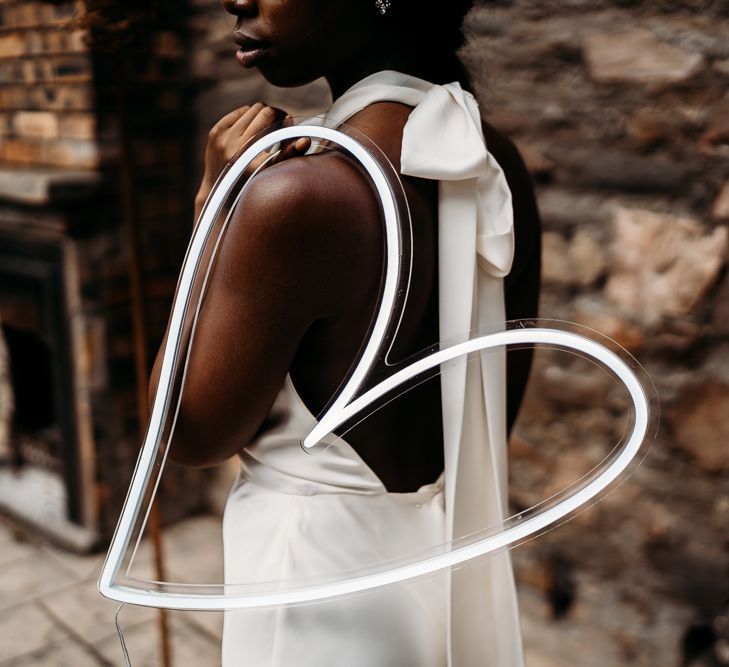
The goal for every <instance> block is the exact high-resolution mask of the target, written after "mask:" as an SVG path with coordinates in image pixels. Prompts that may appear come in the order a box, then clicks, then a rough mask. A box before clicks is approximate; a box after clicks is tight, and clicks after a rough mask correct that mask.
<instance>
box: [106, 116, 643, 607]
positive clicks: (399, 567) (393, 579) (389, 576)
mask: <svg viewBox="0 0 729 667" xmlns="http://www.w3.org/2000/svg"><path fill="white" fill-rule="evenodd" d="M302 136H308V137H311V138H314V139H320V140H324V141H331V142H333V143H335V144H338V145H339V146H341V147H342V148H344V149H345V150H347V151H348V152H350V153H351V154H352V155H353V156H354V157H355V158H356V159H357V160H359V162H360V164H361V165H362V167H363V168H364V169H365V171H366V172H367V173H368V175H369V176H370V177H371V179H372V182H373V184H374V186H375V188H376V190H377V192H378V195H379V197H380V199H381V201H382V210H383V215H384V224H385V239H386V256H385V261H386V268H385V280H384V285H383V292H382V298H381V302H380V307H379V309H378V313H377V315H376V318H375V323H374V326H373V328H372V330H371V334H370V337H369V339H368V341H367V344H366V345H365V347H364V350H363V352H362V354H361V356H360V358H359V361H358V363H357V366H356V367H355V368H354V370H353V371H352V372H351V373H350V375H349V377H348V379H347V381H346V382H345V384H344V386H343V387H342V389H341V390H340V392H339V394H338V396H337V397H336V399H335V400H334V401H333V402H332V403H331V404H330V405H329V407H328V409H327V411H326V412H325V414H323V415H321V417H320V418H319V420H318V423H317V425H316V426H315V428H314V429H313V430H312V432H311V433H310V434H309V435H308V436H307V437H306V439H305V441H304V446H305V447H307V448H310V447H312V446H313V445H315V444H316V443H317V442H319V441H320V440H321V438H322V437H324V436H325V435H327V434H329V433H331V432H332V431H333V430H334V429H336V428H337V427H338V426H339V425H341V424H342V423H344V422H346V421H347V420H349V419H351V418H352V417H353V416H355V415H356V414H358V413H362V412H363V411H364V410H365V409H366V408H367V407H368V406H370V405H371V404H372V403H373V402H376V401H377V400H378V399H379V398H381V397H383V396H384V395H386V394H388V393H389V392H391V391H393V390H394V389H395V388H397V387H398V386H401V385H402V384H403V383H406V382H408V381H409V380H411V379H412V378H414V377H415V376H417V375H420V374H421V373H423V372H425V371H427V370H429V369H432V368H435V367H436V366H439V365H440V364H442V363H445V362H447V361H450V360H453V359H455V358H457V357H461V356H464V355H467V354H470V353H473V352H478V351H481V350H489V349H495V348H500V347H505V346H507V345H524V344H544V345H549V346H553V347H559V348H563V349H567V350H573V351H576V352H579V353H582V354H583V355H586V356H588V357H591V358H593V359H594V360H596V361H598V362H599V363H601V364H602V365H604V366H605V367H606V368H608V369H609V370H611V371H612V372H613V373H614V374H615V375H616V377H617V378H618V379H619V380H620V381H621V382H622V383H623V384H624V385H625V387H626V388H627V390H628V393H629V395H630V397H631V400H632V403H633V408H634V417H635V419H634V424H633V429H632V431H631V433H630V436H629V437H628V438H627V440H626V442H625V444H624V445H623V446H622V447H621V448H620V449H619V450H618V451H617V452H614V453H613V455H612V456H611V458H610V462H609V463H608V464H607V465H605V466H604V467H603V470H602V471H601V472H600V473H599V474H598V475H596V476H594V477H592V478H591V480H590V481H589V482H588V483H586V484H585V485H584V486H582V487H580V488H579V489H578V490H576V491H574V492H573V493H571V494H568V495H566V497H564V498H562V499H561V500H560V501H559V502H557V503H556V504H551V505H547V506H545V507H544V508H543V509H541V510H539V511H537V512H535V513H532V514H530V515H529V516H523V517H516V518H512V519H511V520H509V521H507V522H505V524H504V527H503V528H502V529H501V530H498V531H497V532H495V533H493V534H492V533H487V532H484V533H482V534H480V535H476V536H471V538H470V539H469V540H462V541H460V542H459V543H458V544H456V545H452V546H451V548H449V549H448V550H447V551H443V552H438V553H432V554H430V555H425V556H423V557H422V558H420V559H419V560H417V561H416V562H403V563H400V564H392V566H391V567H388V568H387V569H384V570H383V569H381V568H380V569H379V570H376V571H369V572H368V573H360V574H353V575H351V576H346V577H344V578H342V579H340V580H337V581H328V582H324V583H318V584H315V585H303V586H300V587H297V588H290V589H283V590H281V589H280V588H279V589H277V590H270V591H260V590H253V589H251V588H248V590H246V587H245V586H237V585H231V584H220V585H218V586H201V585H197V584H178V583H167V582H142V581H138V580H134V579H131V578H126V577H124V576H120V569H121V566H122V562H123V559H124V554H125V553H126V551H127V549H128V547H129V544H130V540H131V537H132V534H133V532H134V528H135V526H136V525H137V523H138V520H139V519H140V510H141V503H142V499H143V497H144V493H145V490H146V489H147V487H148V485H149V483H150V481H151V480H152V473H153V471H154V464H155V457H156V456H157V455H158V453H159V450H160V447H161V443H162V441H163V428H164V425H165V420H166V418H167V416H168V412H169V410H170V402H171V401H170V398H171V388H172V384H173V373H174V368H175V366H176V363H177V361H178V355H179V354H180V352H181V350H180V349H179V347H180V342H181V337H182V334H183V323H184V322H185V318H186V315H187V312H188V308H190V307H191V305H192V304H190V297H191V292H192V287H193V283H194V281H195V278H196V276H197V275H198V271H199V269H200V263H201V258H202V255H203V251H204V249H205V247H206V243H207V242H208V240H209V236H210V232H211V229H212V227H213V223H214V221H215V219H216V217H217V216H218V213H219V212H220V210H221V207H222V206H223V204H224V202H225V201H226V200H227V199H228V197H229V195H230V192H231V190H232V188H234V187H235V185H236V183H237V182H238V179H239V177H240V176H241V175H242V174H243V172H244V170H245V169H246V168H247V167H248V166H249V164H251V162H252V161H253V160H254V159H255V158H256V157H257V156H258V155H259V154H260V153H261V152H262V151H264V150H267V149H269V148H271V147H272V146H274V145H276V144H278V143H279V142H281V141H284V140H286V139H292V138H297V137H302ZM401 252H402V245H401V238H400V229H399V220H398V214H397V206H396V203H395V200H394V196H393V193H392V191H391V189H390V185H389V181H388V178H387V176H386V175H385V173H384V172H383V170H382V166H381V165H380V164H379V163H378V161H377V160H375V159H374V158H373V157H372V155H371V154H370V153H369V152H368V151H367V150H366V149H365V148H364V147H363V146H362V144H361V143H359V142H358V141H356V140H355V139H353V138H352V137H350V136H349V135H347V134H345V133H343V132H340V131H337V130H334V129H331V128H327V127H319V126H309V125H307V126H294V127H287V128H281V129H278V130H275V131H273V132H271V133H269V134H267V135H266V136H264V137H263V138H261V139H259V140H257V141H255V142H254V143H253V144H252V145H251V146H250V147H249V148H248V149H246V150H245V151H244V152H243V154H242V155H241V156H240V157H239V158H238V159H237V160H236V162H235V163H233V164H232V165H231V167H230V169H229V170H228V171H227V172H225V173H224V174H223V175H222V177H221V179H220V180H219V182H218V183H216V186H215V188H214V189H213V192H212V194H211V196H210V198H209V200H208V202H207V203H206V206H205V209H204V210H203V213H202V215H201V218H200V221H199V223H198V225H197V227H196V228H195V231H194V233H193V236H192V239H191V241H190V245H189V247H188V252H187V255H186V257H185V261H184V264H183V267H182V272H181V275H180V280H179V284H178V290H177V295H176V297H175V302H174V304H173V309H172V315H171V318H170V327H169V334H168V338H167V343H166V346H165V349H164V353H163V359H162V366H161V371H160V379H159V384H158V388H157V393H156V395H155V399H154V405H153V408H152V414H151V417H150V424H149V427H148V429H147V433H146V436H145V441H144V445H143V447H142V450H141V452H140V456H139V460H138V462H137V466H136V469H135V471H134V475H133V477H132V482H131V485H130V488H129V492H128V495H127V499H126V501H125V503H124V508H123V509H122V513H121V516H120V518H119V523H118V525H117V529H116V531H115V534H114V537H113V539H112V543H111V546H110V547H109V552H108V554H107V557H106V561H105V563H104V567H103V569H102V572H101V576H100V578H99V591H100V592H101V594H102V595H104V596H106V597H108V598H111V599H114V600H118V601H120V602H125V603H131V604H136V605H142V606H149V607H159V608H167V609H198V610H228V609H243V608H256V607H265V606H277V605H285V604H300V603H305V602H313V601H316V600H322V599H326V598H330V597H336V596H341V595H347V594H351V593H356V592H361V591H365V590H369V589H373V588H377V587H380V586H386V585H388V584H393V583H397V582H402V581H406V580H409V579H413V578H415V577H420V576H423V575H426V574H429V573H432V572H436V571H438V570H442V569H444V568H448V567H453V566H456V565H459V564H461V563H464V562H466V561H468V560H471V559H473V558H477V557H479V556H484V555H486V554H490V553H493V552H495V551H498V550H500V549H504V548H506V547H508V546H510V545H512V544H515V543H517V542H520V541H523V540H525V539H526V538H528V537H529V536H531V535H534V534H536V533H539V532H540V531H542V530H544V529H545V528H546V527H548V526H550V525H552V524H554V523H556V522H558V521H559V520H560V519H564V518H565V517H567V516H568V515H570V514H572V513H574V512H575V511H576V510H577V509H578V508H580V507H582V506H584V505H585V504H586V503H588V502H589V501H590V500H592V499H594V498H595V497H596V496H598V495H599V494H600V493H601V492H602V491H604V490H605V489H606V488H607V487H608V486H610V485H611V484H612V483H613V482H614V481H615V480H617V479H618V478H619V477H620V475H621V474H622V473H623V472H624V471H625V470H626V469H627V468H628V466H629V465H630V463H631V461H632V460H633V459H634V457H635V456H636V454H637V453H638V452H639V450H640V448H641V444H642V442H643V440H644V438H645V436H646V434H647V431H648V428H649V421H650V402H649V398H648V396H647V395H646V392H645V391H644V388H643V386H642V384H641V382H640V380H639V379H638V377H637V375H636V374H635V373H634V372H633V370H632V369H631V368H630V366H629V365H628V364H627V363H626V362H625V361H623V359H621V358H620V357H619V356H618V355H617V354H615V353H614V352H612V351H611V350H609V349H608V348H607V347H605V346H603V345H601V344H599V343H597V342H595V341H593V340H591V339H590V338H588V337H586V336H583V335H579V334H576V333H572V332H565V331H561V330H558V329H550V328H527V329H516V330H507V331H499V332H497V333H493V334H489V335H486V336H480V337H477V338H474V339H471V340H468V341H466V342H463V343H460V344H457V345H453V346H451V347H448V348H446V349H442V350H439V351H437V352H435V353H433V354H431V355H429V356H427V357H425V358H422V359H419V360H418V361H416V362H414V363H412V364H410V365H409V366H407V367H406V368H403V369H401V370H399V371H397V372H396V373H394V374H393V375H391V376H390V377H388V378H387V379H385V380H384V381H382V382H380V383H379V384H377V385H375V386H374V387H372V388H370V389H368V390H366V391H364V392H363V393H361V394H360V395H357V392H358V390H359V389H361V387H362V386H363V383H364V381H365V379H366V377H367V374H368V373H369V371H370V370H371V368H372V366H373V364H374V363H375V361H376V359H377V358H378V353H379V352H380V351H381V350H382V348H383V346H384V341H385V338H386V334H387V333H388V330H389V328H390V327H391V325H392V322H393V306H394V304H395V302H396V297H397V294H396V292H397V286H398V282H399V277H400V272H401V271H402V267H401V262H400V257H401ZM164 456H166V452H164ZM163 466H164V458H163V460H162V465H161V466H160V471H159V472H158V476H157V479H156V480H155V484H157V483H158V482H159V477H160V475H161V470H162V468H163ZM203 589H204V590H216V591H217V590H219V591H220V592H215V593H208V592H206V593H201V592H200V591H201V590H203Z"/></svg>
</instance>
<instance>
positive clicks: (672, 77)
mask: <svg viewBox="0 0 729 667" xmlns="http://www.w3.org/2000/svg"><path fill="white" fill-rule="evenodd" d="M191 4H192V7H193V14H192V17H191V24H190V25H191V28H192V31H193V42H194V43H195V44H196V48H195V50H194V52H193V63H192V66H193V73H194V76H195V78H196V80H197V82H198V84H199V85H200V87H201V93H200V95H199V97H198V105H197V117H198V121H199V131H198V134H197V142H198V150H197V156H198V163H197V164H198V166H197V172H198V178H199V175H200V174H201V169H202V163H201V157H202V148H203V147H204V144H205V139H206V134H207V131H208V129H209V128H210V126H212V124H213V123H214V122H216V121H217V120H218V118H220V117H221V116H222V115H224V114H225V113H227V112H228V111H230V110H231V109H233V108H235V107H237V106H240V105H242V104H250V103H252V102H254V101H258V100H261V101H264V102H267V103H271V104H277V105H280V106H282V107H284V108H286V109H287V110H288V111H291V112H292V113H306V112H309V111H311V110H314V109H319V108H323V107H324V106H326V104H327V102H328V92H327V90H326V88H325V87H324V86H323V85H322V84H321V82H317V83H315V84H312V85H311V86H307V87H305V88H302V89H298V90H292V91H281V90H275V89H272V88H270V87H268V86H266V85H265V83H264V82H263V81H262V80H261V79H260V78H259V77H258V76H257V75H256V74H254V73H250V72H248V71H245V70H241V69H240V68H239V67H238V65H237V64H236V63H235V61H234V59H233V51H234V47H233V46H232V44H231V39H230V32H231V30H232V26H233V20H232V19H231V18H230V17H227V18H226V17H225V15H224V14H223V12H222V11H221V10H220V8H219V6H218V3H217V2H214V1H213V0H195V1H194V2H192V3H191ZM468 28H469V34H470V36H471V39H470V42H469V45H468V47H467V48H466V49H465V51H464V59H465V60H466V61H467V63H468V64H469V66H470V69H471V71H472V73H473V76H474V81H475V84H476V87H477V91H478V93H479V97H480V99H481V102H482V107H483V109H484V112H485V116H486V117H487V118H488V119H489V120H490V121H491V122H492V123H493V124H494V125H495V126H496V127H498V128H500V129H501V130H503V131H504V132H505V133H506V134H508V135H509V136H511V137H512V138H513V139H514V140H515V141H516V142H517V143H518V145H519V146H520V148H521V150H522V153H523V155H524V157H525V159H526V162H527V164H528V166H529V168H530V170H531V172H532V174H533V176H534V179H535V182H536V184H537V190H538V196H539V203H540V208H541V211H542V216H543V220H544V262H543V271H544V274H543V278H544V287H543V293H542V302H541V315H542V317H545V318H555V319H564V320H569V321H572V322H577V323H579V324H582V325H585V326H589V327H592V328H594V329H596V330H598V331H600V332H602V333H604V334H606V335H608V336H610V337H611V338H613V339H614V340H615V341H617V342H618V343H619V344H620V345H622V346H624V347H625V348H626V349H627V350H629V351H630V352H631V353H632V354H634V355H635V356H636V357H637V359H638V360H639V361H640V362H641V364H643V366H644V367H645V368H646V370H647V372H648V373H649V375H650V377H651V378H652V380H653V382H654V383H655V385H656V388H657V392H658V395H659V397H660V402H661V411H662V415H661V424H660V428H659V433H658V437H657V439H656V441H655V443H654V445H653V447H652V449H651V450H650V452H649V453H648V455H647V457H646V458H645V460H644V461H643V462H642V465H641V466H640V467H638V468H637V470H635V471H634V472H633V474H632V476H631V477H630V478H629V479H628V481H626V482H625V483H624V484H623V485H622V486H620V487H619V488H618V489H617V490H616V491H615V492H614V493H612V494H611V495H610V496H609V497H608V498H607V499H606V500H605V501H603V502H602V503H601V504H599V505H598V506H597V507H595V508H592V509H591V510H589V511H588V512H585V513H584V514H582V515H580V516H579V517H578V518H576V519H575V520H573V521H572V522H570V523H568V524H567V525H565V526H562V527H560V528H559V529H557V530H554V531H552V532H550V533H549V534H547V535H545V536H543V537H541V538H539V539H537V540H534V541H532V542H530V543H528V544H526V545H522V546H521V547H519V548H518V549H517V550H516V551H515V563H516V568H517V573H518V577H519V583H520V596H521V601H522V610H523V618H524V629H525V641H526V645H527V647H528V656H529V661H530V662H529V665H530V667H556V666H557V665H572V666H575V667H617V666H618V665H641V666H651V667H653V666H655V665H662V666H665V667H674V666H675V667H681V666H682V665H685V666H689V665H704V666H708V665H722V664H729V627H728V626H729V618H728V617H727V616H726V614H727V612H728V611H729V609H728V608H727V600H728V598H729V543H728V541H727V536H728V535H729V419H727V418H726V417H725V415H726V414H727V413H728V412H729V342H728V341H727V334H729V276H727V275H726V258H727V243H728V239H727V227H726V223H727V222H729V6H727V4H726V2H723V1H721V0H714V1H712V0H704V1H702V0H684V1H680V0H675V1H669V0H665V1H663V0H661V1H658V0H657V1H655V2H649V3H648V2H642V3H641V2H635V1H632V0H613V1H610V0H589V1H587V0H561V1H556V0H554V1H549V0H520V1H518V2H516V1H514V2H510V1H500V2H483V3H481V4H479V5H478V6H477V7H476V8H475V9H474V11H473V12H472V14H471V15H470V17H469V20H468ZM611 392H612V389H611V385H610V382H609V380H608V379H606V377H605V376H604V374H602V372H601V371H599V370H596V369H592V370H591V369H590V367H589V366H586V365H579V364H571V365H567V364H565V363H564V358H561V357H560V358H559V359H558V358H556V357H554V356H553V355H552V356H550V355H549V354H544V355H540V357H539V358H538V361H537V364H536V366H535V371H534V374H533V378H532V384H531V389H530V392H529V397H528V400H527V402H526V404H525V407H524V409H523V411H522V415H521V417H520V422H519V424H518V426H517V429H516V433H515V436H514V438H513V440H512V443H511V448H512V449H511V455H512V461H513V463H512V486H513V493H512V501H513V503H514V505H515V507H526V506H529V505H531V504H532V503H533V502H535V501H538V500H539V499H542V498H545V497H547V496H548V495H549V494H550V492H551V493H553V492H555V491H557V490H559V489H560V488H562V487H563V486H564V485H565V484H567V483H569V482H570V481H574V480H576V479H577V478H579V476H580V475H581V474H583V473H584V472H586V471H587V470H589V468H590V467H591V466H592V465H594V464H595V463H597V462H598V461H599V460H600V459H601V458H602V456H604V455H605V454H606V453H607V446H608V445H609V444H611V443H612V444H614V443H615V442H617V439H618V438H619V437H620V435H621V433H622V430H621V429H622V427H623V426H624V422H623V421H622V420H621V419H620V417H619V415H620V412H619V410H616V407H615V404H614V402H613V401H612V399H611V400H608V397H610V396H611Z"/></svg>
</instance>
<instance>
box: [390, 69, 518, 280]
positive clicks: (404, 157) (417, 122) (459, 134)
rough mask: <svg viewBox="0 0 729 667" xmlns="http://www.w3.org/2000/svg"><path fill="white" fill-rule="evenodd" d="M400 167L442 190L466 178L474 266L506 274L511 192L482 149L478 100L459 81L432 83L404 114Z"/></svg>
mask: <svg viewBox="0 0 729 667" xmlns="http://www.w3.org/2000/svg"><path fill="white" fill-rule="evenodd" d="M415 137H417V139H415ZM424 137H427V139H425V140H424V139H423V138H424ZM401 172H402V173H403V174H406V175H408V176H415V177H420V178H430V179H434V180H438V181H441V182H445V183H444V185H445V187H446V189H447V185H448V182H449V181H467V180H470V181H472V183H471V185H470V188H469V190H470V193H468V194H467V193H465V192H464V193H463V194H464V195H465V196H470V197H472V198H473V200H475V201H477V202H478V206H477V229H476V252H477V253H478V259H479V266H480V268H482V269H483V270H484V271H487V272H488V273H490V274H491V275H493V276H495V277H497V278H503V277H504V276H506V275H507V274H508V273H509V271H510V269H511V264H512V261H513V258H514V215H513V209H512V203H511V191H510V190H509V186H508V184H507V182H506V178H505V177H504V174H503V171H502V170H501V168H500V167H499V166H498V164H496V162H495V160H494V158H493V156H492V155H491V154H490V153H489V152H488V151H487V150H486V144H485V141H484V137H483V131H482V129H481V118H480V114H479V109H478V104H477V102H476V100H475V99H474V97H473V95H471V93H469V92H468V91H465V90H463V89H462V88H461V85H460V84H459V83H457V82H453V83H448V84H446V85H443V86H432V87H431V88H430V90H429V91H428V92H427V93H426V94H425V96H424V97H423V99H422V100H421V101H420V103H419V104H418V106H417V107H415V109H414V110H413V112H412V113H411V114H410V117H409V118H408V122H407V124H406V125H405V130H404V133H403V148H402V154H401Z"/></svg>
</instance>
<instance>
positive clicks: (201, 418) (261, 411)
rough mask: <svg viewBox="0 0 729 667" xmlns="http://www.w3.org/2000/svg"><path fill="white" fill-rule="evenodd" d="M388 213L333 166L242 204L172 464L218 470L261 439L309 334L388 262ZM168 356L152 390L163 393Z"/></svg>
mask: <svg viewBox="0 0 729 667" xmlns="http://www.w3.org/2000/svg"><path fill="white" fill-rule="evenodd" d="M380 226H381V223H380V219H379V212H378V209H377V203H376V200H375V199H374V196H373V194H372V192H371V190H370V187H369V185H368V184H367V183H366V181H365V180H364V178H363V177H362V176H361V174H360V173H359V172H358V171H357V170H356V169H355V168H354V167H352V166H351V165H349V164H348V163H347V162H346V161H344V160H342V159H339V158H336V157H333V156H307V157H298V158H293V159H290V160H288V161H286V162H282V163H280V164H277V165H275V166H273V167H271V168H268V169H266V170H264V171H263V172H261V173H260V174H259V175H257V176H256V177H255V179H254V180H253V181H252V182H251V184H250V186H249V188H248V189H247V191H246V193H245V195H244V196H243V197H242V198H241V199H240V201H239V203H238V205H237V206H236V209H235V211H234V213H233V216H232V219H231V221H230V223H229V228H228V230H227V232H226V235H225V239H224V241H223V243H222V244H221V248H220V250H219V252H218V257H217V260H216V264H215V267H214V269H213V271H212V273H211V276H210V278H209V284H208V288H207V291H206V297H205V301H204V303H203V305H202V307H201V311H200V315H199V318H198V324H197V329H196V333H195V339H194V342H193V347H192V350H191V353H190V359H189V363H188V367H187V373H186V378H185V385H184V387H183V392H182V397H181V402H180V410H179V414H178V417H177V423H176V427H175V433H174V436H173V439H172V446H171V449H170V456H171V458H172V459H173V460H176V461H178V462H179V463H183V464H185V465H191V466H206V465H214V464H216V463H219V462H221V461H223V460H225V459H226V458H228V457H230V456H232V455H233V454H235V453H236V452H237V451H239V450H240V449H241V448H242V447H244V446H245V445H246V444H248V442H249V441H250V440H251V439H252V438H253V436H254V435H255V433H256V431H257V430H258V429H259V427H260V425H261V424H262V423H263V421H264V419H265V417H266V416H267V414H268V412H269V411H270V408H271V405H272V403H273V401H274V399H275V397H276V395H277V393H278V391H279V390H280V388H281V385H282V383H283V380H284V377H285V375H286V373H287V372H288V370H289V368H290V366H291V363H292V360H293V358H294V354H295V353H296V349H297V347H298V345H299V342H300V341H301V339H302V337H303V336H304V334H305V332H306V331H307V329H308V328H309V327H310V326H311V324H312V323H313V322H315V321H316V320H319V319H326V318H330V317H335V316H336V315H337V313H338V312H339V311H340V310H341V309H342V308H343V307H344V305H345V304H347V303H349V302H350V300H351V299H353V298H354V299H357V298H359V296H358V295H359V292H360V291H362V290H363V289H370V285H371V281H370V280H368V279H367V276H369V275H370V274H372V275H373V276H379V271H380V265H379V262H377V261H374V262H373V261H372V258H373V257H378V253H381V230H380ZM159 358H160V357H159V355H158V359H157V362H156V363H155V373H154V374H153V378H152V383H151V385H152V386H154V387H155V388H156V379H157V376H158V365H159Z"/></svg>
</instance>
